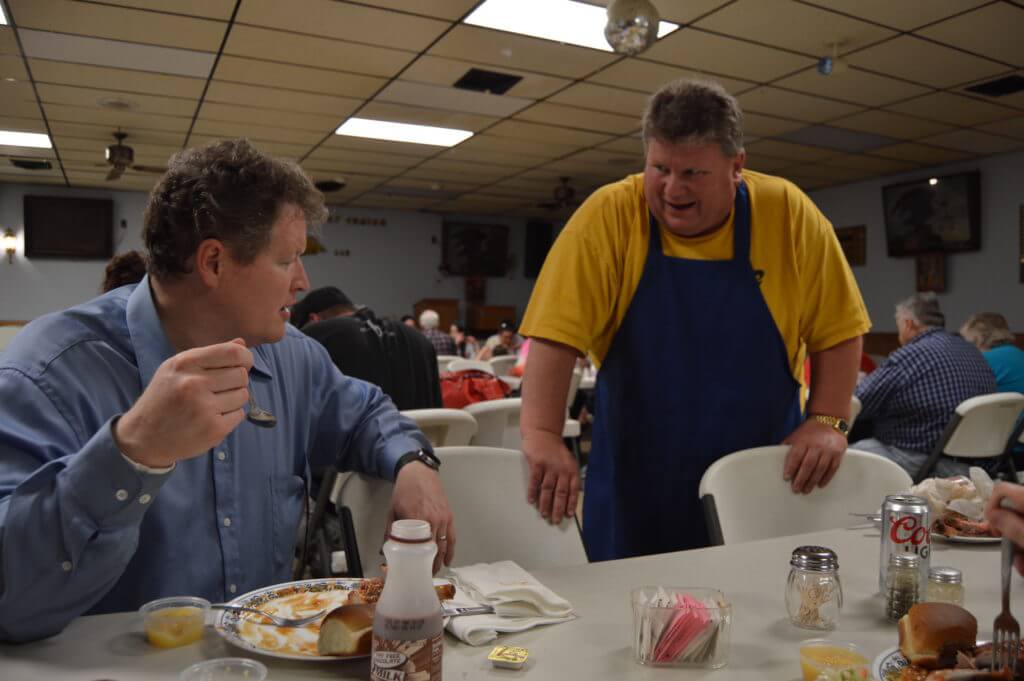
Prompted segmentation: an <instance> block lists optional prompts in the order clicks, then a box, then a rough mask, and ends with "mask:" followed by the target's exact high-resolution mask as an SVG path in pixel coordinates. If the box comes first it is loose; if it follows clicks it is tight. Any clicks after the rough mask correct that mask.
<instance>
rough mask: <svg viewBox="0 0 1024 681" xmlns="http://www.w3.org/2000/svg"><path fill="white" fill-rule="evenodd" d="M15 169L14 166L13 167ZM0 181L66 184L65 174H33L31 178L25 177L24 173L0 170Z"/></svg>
mask: <svg viewBox="0 0 1024 681" xmlns="http://www.w3.org/2000/svg"><path fill="white" fill-rule="evenodd" d="M12 170H13V168H12ZM0 182H16V183H18V184H39V185H51V184H58V185H63V184H64V176H63V175H43V176H41V177H40V176H32V177H31V178H27V177H24V176H22V175H15V174H13V173H10V174H8V173H6V172H5V171H0Z"/></svg>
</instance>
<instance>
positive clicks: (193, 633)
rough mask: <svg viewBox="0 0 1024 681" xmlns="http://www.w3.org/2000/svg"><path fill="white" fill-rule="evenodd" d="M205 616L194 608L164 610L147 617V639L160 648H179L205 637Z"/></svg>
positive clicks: (156, 611)
mask: <svg viewBox="0 0 1024 681" xmlns="http://www.w3.org/2000/svg"><path fill="white" fill-rule="evenodd" d="M205 614H206V613H204V612H203V610H202V609H200V608H195V607H192V606H185V607H181V608H164V609H162V610H155V611H153V612H151V613H149V614H147V615H146V622H145V625H144V627H145V630H146V638H147V639H148V640H149V642H150V643H152V644H153V645H155V646H156V647H158V648H177V647H178V646H184V645H188V644H189V643H193V642H195V641H198V640H199V639H201V638H202V637H203V625H204V624H205V622H204V620H205Z"/></svg>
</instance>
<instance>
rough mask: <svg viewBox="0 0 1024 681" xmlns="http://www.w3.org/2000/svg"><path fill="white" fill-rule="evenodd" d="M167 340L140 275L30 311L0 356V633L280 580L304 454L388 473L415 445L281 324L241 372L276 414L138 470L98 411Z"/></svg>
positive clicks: (26, 634)
mask: <svg viewBox="0 0 1024 681" xmlns="http://www.w3.org/2000/svg"><path fill="white" fill-rule="evenodd" d="M173 354H174V352H173V350H172V348H171V345H170V343H169V341H168V339H167V336H166V335H165V333H164V331H163V327H162V326H161V323H160V320H159V318H158V316H157V312H156V309H155V307H154V305H153V301H152V296H151V293H150V287H149V283H148V279H144V280H143V282H142V283H141V284H139V285H138V286H137V287H124V288H120V289H117V290H115V291H113V292H111V293H109V294H106V295H104V296H101V297H99V298H96V299H94V300H92V301H90V302H88V303H85V304H83V305H80V306H78V307H75V308H71V309H69V310H66V311H64V312H59V313H55V314H51V315H47V316H45V317H42V318H40V319H39V320H37V321H35V322H33V323H31V324H29V325H28V326H27V327H26V328H25V329H24V330H22V331H21V332H20V333H19V334H18V335H17V336H16V337H15V338H14V339H13V340H12V342H11V343H10V345H8V347H7V349H6V350H5V351H4V352H3V353H2V354H0V639H4V640H30V639H35V638H40V637H43V636H47V635H51V634H54V633H56V632H58V631H60V630H61V629H62V628H63V627H64V626H65V625H66V624H67V623H68V622H69V621H70V620H71V619H73V618H74V617H76V616H78V615H81V614H95V613H104V612H113V611H123V610H131V609H135V608H138V607H139V605H141V604H142V603H144V602H146V601H149V600H151V599H154V598H159V597H162V596H172V595H182V594H188V595H195V596H202V597H203V598H207V599H209V600H211V601H223V600H226V599H229V598H231V597H233V596H235V595H240V594H243V593H245V592H247V591H249V590H252V589H255V588H258V587H262V586H266V585H268V584H274V583H278V582H282V581H287V580H288V579H289V577H290V572H291V559H292V555H293V551H294V548H295V542H296V535H297V530H298V525H299V520H300V517H301V513H302V508H303V503H304V500H303V497H304V494H305V490H304V478H303V476H304V475H306V474H307V472H308V470H309V468H310V466H311V465H312V466H313V467H318V466H324V465H328V464H334V465H336V466H338V467H339V468H340V469H342V470H358V471H361V472H365V473H367V474H370V475H373V476H376V477H380V478H385V479H389V480H390V479H392V478H393V475H394V467H395V464H396V463H397V461H398V459H399V458H400V457H401V455H402V454H404V453H406V452H409V451H412V450H416V449H419V448H421V447H422V448H429V446H430V445H429V443H428V442H427V441H426V439H425V438H424V437H423V436H422V434H421V433H420V432H419V431H418V430H417V429H416V427H415V425H414V424H413V423H412V421H410V420H409V419H406V418H405V417H403V416H401V415H400V414H399V413H398V411H396V409H395V407H394V405H393V404H392V403H391V401H390V400H389V399H388V398H387V397H386V396H385V395H384V394H383V393H382V392H381V391H380V389H379V388H377V387H376V386H373V385H371V384H369V383H365V382H363V381H359V380H356V379H352V378H348V377H345V376H343V375H342V374H341V373H340V372H339V371H338V370H337V368H336V367H335V366H334V364H333V362H331V360H330V357H329V356H328V355H327V352H326V350H324V348H323V347H322V346H321V345H320V344H319V343H317V342H316V341H314V340H312V339H311V338H308V337H306V336H305V335H303V334H302V333H300V332H299V331H297V330H295V329H294V328H292V327H288V331H287V333H286V335H285V338H284V339H283V340H282V341H280V342H278V343H273V344H267V345H261V346H259V347H256V348H254V349H253V355H254V366H253V369H252V371H251V372H250V388H251V390H252V392H253V394H254V396H255V399H256V403H257V404H259V405H260V406H261V407H263V408H265V409H268V410H269V411H270V412H272V413H273V414H274V415H275V416H277V427H276V428H272V429H265V428H259V427H257V426H255V425H253V424H251V423H248V422H246V421H243V422H242V423H241V424H240V425H239V426H238V427H237V428H236V429H235V430H234V432H232V433H231V434H230V435H228V436H227V438H225V439H224V440H223V441H222V442H220V443H218V444H217V445H216V446H215V447H213V448H212V449H211V450H209V451H207V452H204V453H201V454H200V455H199V456H197V457H195V458H191V459H187V460H182V461H179V462H178V463H177V465H176V467H175V468H174V469H173V470H172V471H170V472H169V473H165V474H159V473H148V472H142V471H140V470H139V469H138V468H137V467H136V466H133V465H132V463H131V462H130V461H128V460H127V459H126V458H125V457H124V456H123V455H122V454H121V453H120V452H119V451H118V448H117V446H116V444H115V443H114V440H113V438H112V435H111V422H112V421H113V420H114V419H116V418H117V417H118V416H119V415H120V414H122V413H124V412H125V411H127V410H128V409H129V408H130V407H131V406H132V405H133V404H134V403H135V401H136V400H137V399H138V397H139V396H140V395H141V393H142V391H143V390H144V389H145V388H146V386H147V385H148V384H149V382H150V380H151V379H152V377H153V374H154V372H155V371H156V370H157V368H158V367H159V366H160V364H161V363H162V362H163V361H164V360H166V359H167V358H169V357H170V356H171V355H173Z"/></svg>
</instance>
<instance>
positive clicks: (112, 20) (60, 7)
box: [7, 0, 227, 63]
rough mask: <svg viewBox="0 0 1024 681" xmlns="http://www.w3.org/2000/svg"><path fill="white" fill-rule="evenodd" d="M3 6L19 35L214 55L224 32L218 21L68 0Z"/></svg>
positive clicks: (22, 0)
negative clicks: (31, 32)
mask: <svg viewBox="0 0 1024 681" xmlns="http://www.w3.org/2000/svg"><path fill="white" fill-rule="evenodd" d="M7 5H8V7H9V8H10V10H11V15H12V16H13V18H14V20H15V23H17V25H18V30H19V32H20V31H21V30H22V29H26V28H34V29H37V30H40V31H55V32H59V33H70V34H74V35H86V36H93V37H97V38H108V39H111V40H124V41H127V42H132V43H144V44H148V45H163V46H165V47H178V48H182V49H187V50H200V51H204V52H216V51H217V50H218V48H219V47H220V43H221V41H222V40H223V39H224V31H225V30H226V29H227V24H225V23H224V22H221V21H210V20H208V19H197V18H195V17H184V16H177V15H174V14H162V13H157V12H146V11H143V10H136V9H129V8H127V7H112V6H109V5H100V4H96V3H86V2H71V1H70V0H7ZM22 39H23V40H24V36H22ZM128 63H131V62H128Z"/></svg>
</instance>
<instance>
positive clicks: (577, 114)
mask: <svg viewBox="0 0 1024 681" xmlns="http://www.w3.org/2000/svg"><path fill="white" fill-rule="evenodd" d="M515 118H516V119H519V120H524V121H532V122H534V123H547V124H549V125H563V126H565V127H569V128H579V129H581V130H594V131H597V132H606V133H614V134H618V135H624V134H626V133H629V132H633V131H635V130H636V129H637V128H639V127H640V118H639V117H629V116H618V115H616V114H610V113H603V112H600V111H591V110H589V109H577V108H576V107H572V106H563V105H561V104H550V103H548V102H541V103H539V104H534V105H533V106H531V107H530V108H529V109H526V110H525V111H521V112H520V113H519V114H517V115H516V117H515Z"/></svg>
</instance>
